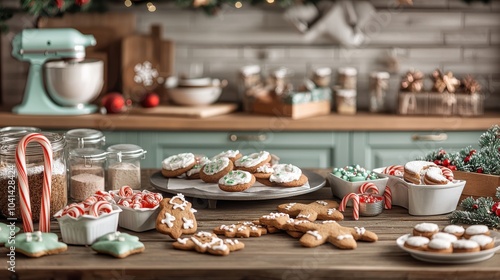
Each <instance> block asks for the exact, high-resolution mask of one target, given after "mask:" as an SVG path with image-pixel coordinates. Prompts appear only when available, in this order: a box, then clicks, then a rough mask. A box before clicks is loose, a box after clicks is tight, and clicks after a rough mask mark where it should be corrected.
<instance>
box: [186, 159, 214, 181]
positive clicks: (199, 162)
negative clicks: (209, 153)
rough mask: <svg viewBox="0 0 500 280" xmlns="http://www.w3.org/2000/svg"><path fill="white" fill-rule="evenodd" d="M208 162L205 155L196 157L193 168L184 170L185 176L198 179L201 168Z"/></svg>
mask: <svg viewBox="0 0 500 280" xmlns="http://www.w3.org/2000/svg"><path fill="white" fill-rule="evenodd" d="M209 162H210V160H209V159H208V158H207V157H199V158H196V164H195V165H194V166H193V168H191V169H189V170H188V171H186V178H187V179H189V180H194V179H200V171H201V169H202V168H203V167H204V166H205V165H206V164H207V163H209Z"/></svg>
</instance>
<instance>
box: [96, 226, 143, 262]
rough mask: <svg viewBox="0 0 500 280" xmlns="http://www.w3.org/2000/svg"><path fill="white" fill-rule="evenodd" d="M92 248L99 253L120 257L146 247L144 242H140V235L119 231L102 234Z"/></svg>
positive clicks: (141, 250)
mask: <svg viewBox="0 0 500 280" xmlns="http://www.w3.org/2000/svg"><path fill="white" fill-rule="evenodd" d="M91 248H92V250H94V251H96V252H98V253H101V254H108V255H111V256H113V257H115V258H120V259H122V258H126V257H128V256H130V255H132V254H138V253H141V252H143V251H144V249H145V247H144V244H142V243H141V242H139V237H137V236H133V235H130V234H127V233H121V232H119V231H117V232H112V233H108V234H106V235H104V236H101V237H100V238H98V239H97V241H96V242H94V244H92V246H91Z"/></svg>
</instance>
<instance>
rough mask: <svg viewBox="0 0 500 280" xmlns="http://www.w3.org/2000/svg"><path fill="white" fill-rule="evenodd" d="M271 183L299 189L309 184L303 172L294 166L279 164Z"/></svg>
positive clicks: (275, 168)
mask: <svg viewBox="0 0 500 280" xmlns="http://www.w3.org/2000/svg"><path fill="white" fill-rule="evenodd" d="M273 169H274V172H273V174H272V175H271V176H270V177H269V181H271V182H272V183H274V184H276V185H277V186H281V187H299V186H302V185H304V184H305V183H307V177H306V176H305V175H304V174H302V170H301V169H300V168H298V167H297V166H295V165H292V164H277V165H275V166H274V167H273Z"/></svg>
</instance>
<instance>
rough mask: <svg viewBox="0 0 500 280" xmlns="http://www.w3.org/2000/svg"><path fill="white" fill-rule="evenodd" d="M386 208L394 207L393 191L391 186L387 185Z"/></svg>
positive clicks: (385, 193) (385, 194)
mask: <svg viewBox="0 0 500 280" xmlns="http://www.w3.org/2000/svg"><path fill="white" fill-rule="evenodd" d="M384 208H385V209H391V208H392V191H391V188H389V186H386V187H385V192H384Z"/></svg>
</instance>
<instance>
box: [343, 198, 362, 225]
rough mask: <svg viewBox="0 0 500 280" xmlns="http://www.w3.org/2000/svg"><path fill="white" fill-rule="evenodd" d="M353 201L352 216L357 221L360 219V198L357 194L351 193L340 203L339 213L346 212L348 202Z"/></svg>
mask: <svg viewBox="0 0 500 280" xmlns="http://www.w3.org/2000/svg"><path fill="white" fill-rule="evenodd" d="M350 199H352V208H353V210H352V216H353V218H354V219H355V220H358V219H359V196H358V195H357V194H355V193H349V194H347V195H346V196H344V198H342V201H341V202H340V206H339V211H345V208H346V206H347V202H348V201H349V200H350Z"/></svg>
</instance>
